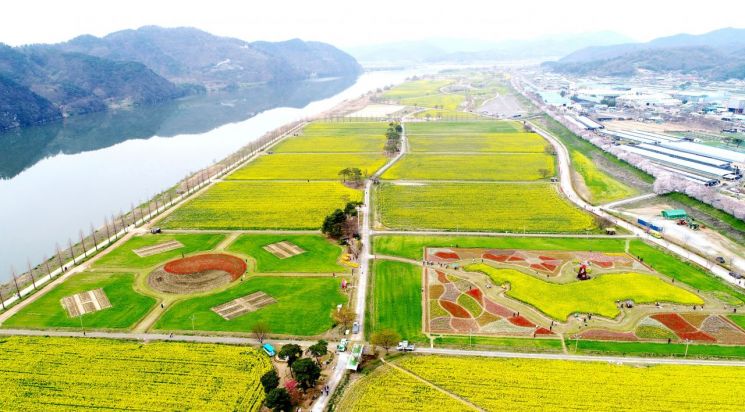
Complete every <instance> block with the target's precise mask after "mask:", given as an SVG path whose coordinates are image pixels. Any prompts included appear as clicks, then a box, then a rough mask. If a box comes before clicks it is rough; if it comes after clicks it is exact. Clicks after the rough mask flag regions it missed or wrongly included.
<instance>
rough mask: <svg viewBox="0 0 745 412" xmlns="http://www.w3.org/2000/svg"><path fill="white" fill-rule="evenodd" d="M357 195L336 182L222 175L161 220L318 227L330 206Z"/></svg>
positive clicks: (191, 225)
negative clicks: (224, 177)
mask: <svg viewBox="0 0 745 412" xmlns="http://www.w3.org/2000/svg"><path fill="white" fill-rule="evenodd" d="M360 200H362V192H361V191H359V190H355V189H350V188H348V187H346V186H344V185H342V184H341V183H339V182H271V181H226V182H220V183H217V184H216V185H214V186H213V187H212V188H210V189H209V190H208V191H207V192H206V193H204V194H203V195H201V196H199V197H197V198H196V199H194V200H191V201H189V202H188V203H186V204H185V205H183V206H181V207H180V208H179V209H177V210H176V211H175V212H174V213H173V214H172V215H170V216H168V217H167V218H166V219H165V220H164V221H163V226H164V227H166V228H178V229H318V228H320V227H321V223H322V222H323V219H324V218H325V217H326V216H327V215H328V214H329V213H331V212H333V211H334V209H337V208H343V207H344V205H345V204H346V203H347V202H349V201H360Z"/></svg>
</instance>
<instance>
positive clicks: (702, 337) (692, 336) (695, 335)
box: [676, 330, 717, 342]
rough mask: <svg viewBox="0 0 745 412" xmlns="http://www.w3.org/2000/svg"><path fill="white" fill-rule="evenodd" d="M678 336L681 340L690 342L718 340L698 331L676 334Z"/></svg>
mask: <svg viewBox="0 0 745 412" xmlns="http://www.w3.org/2000/svg"><path fill="white" fill-rule="evenodd" d="M676 335H678V336H680V338H681V339H688V340H698V341H702V342H716V341H717V340H716V339H714V337H713V336H711V335H709V334H708V333H706V332H701V331H700V330H699V331H696V332H683V333H676Z"/></svg>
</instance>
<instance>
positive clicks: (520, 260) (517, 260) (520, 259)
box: [507, 255, 525, 262]
mask: <svg viewBox="0 0 745 412" xmlns="http://www.w3.org/2000/svg"><path fill="white" fill-rule="evenodd" d="M507 261H508V262H523V261H525V259H523V258H521V257H520V256H516V255H512V256H510V257H509V259H507Z"/></svg>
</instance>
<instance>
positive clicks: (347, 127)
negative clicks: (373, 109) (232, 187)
mask: <svg viewBox="0 0 745 412" xmlns="http://www.w3.org/2000/svg"><path fill="white" fill-rule="evenodd" d="M387 128H388V124H387V123H385V122H313V123H311V124H309V125H308V126H306V127H305V128H304V129H303V131H302V133H301V134H300V135H299V136H292V137H289V138H287V139H285V140H283V141H282V142H281V143H279V144H278V145H277V146H275V147H274V148H273V149H272V151H273V152H275V153H343V152H370V153H381V152H382V151H383V146H384V145H385V140H386V138H385V131H386V129H387Z"/></svg>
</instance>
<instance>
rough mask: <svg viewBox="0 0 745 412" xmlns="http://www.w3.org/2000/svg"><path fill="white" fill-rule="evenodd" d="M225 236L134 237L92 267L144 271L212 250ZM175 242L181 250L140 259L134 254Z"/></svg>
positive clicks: (210, 234) (167, 235)
mask: <svg viewBox="0 0 745 412" xmlns="http://www.w3.org/2000/svg"><path fill="white" fill-rule="evenodd" d="M223 239H225V235H222V234H216V233H206V234H159V235H143V236H135V237H133V238H132V239H130V240H128V241H127V242H125V243H124V244H123V245H121V246H119V247H118V248H116V249H113V250H111V251H110V252H109V253H108V254H106V255H105V256H102V257H101V258H100V259H99V260H98V261H96V263H95V264H94V267H96V268H126V269H144V268H149V267H153V266H157V265H159V264H161V263H165V262H167V261H169V260H171V259H175V258H177V257H181V255H189V254H191V253H196V252H204V251H208V250H212V249H214V248H215V247H216V246H217V245H218V244H219V243H220V242H221V241H222V240H223ZM172 240H176V241H178V242H180V243H181V244H183V245H184V247H182V248H178V249H174V250H169V251H167V252H161V253H156V254H154V255H150V256H144V257H140V256H139V255H138V254H136V253H135V252H134V250H136V249H140V248H143V247H147V246H154V245H158V244H161V243H166V242H169V241H172Z"/></svg>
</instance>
